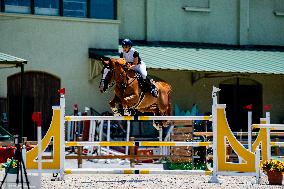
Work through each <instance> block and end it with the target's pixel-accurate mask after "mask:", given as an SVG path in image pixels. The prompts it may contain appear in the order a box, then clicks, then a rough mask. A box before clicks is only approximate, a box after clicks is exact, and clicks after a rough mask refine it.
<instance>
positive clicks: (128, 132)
mask: <svg viewBox="0 0 284 189" xmlns="http://www.w3.org/2000/svg"><path fill="white" fill-rule="evenodd" d="M129 136H130V121H127V130H126V141H127V142H128V141H129ZM125 154H126V155H128V146H126V148H125Z"/></svg>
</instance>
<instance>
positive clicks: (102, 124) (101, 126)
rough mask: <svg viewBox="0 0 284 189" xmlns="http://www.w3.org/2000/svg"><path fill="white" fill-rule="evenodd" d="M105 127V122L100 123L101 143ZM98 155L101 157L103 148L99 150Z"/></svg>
mask: <svg viewBox="0 0 284 189" xmlns="http://www.w3.org/2000/svg"><path fill="white" fill-rule="evenodd" d="M103 127H104V121H103V120H102V121H101V123H100V128H99V141H100V142H101V141H102V140H103ZM98 154H99V155H101V154H102V151H101V147H99V149H98Z"/></svg>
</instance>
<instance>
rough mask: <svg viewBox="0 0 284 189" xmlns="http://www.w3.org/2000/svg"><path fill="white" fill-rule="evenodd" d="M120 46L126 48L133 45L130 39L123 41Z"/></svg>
mask: <svg viewBox="0 0 284 189" xmlns="http://www.w3.org/2000/svg"><path fill="white" fill-rule="evenodd" d="M121 44H122V46H127V45H129V46H130V47H132V45H133V43H132V41H131V40H130V39H124V40H123V41H122V42H121Z"/></svg>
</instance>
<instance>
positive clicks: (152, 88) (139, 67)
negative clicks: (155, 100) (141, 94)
mask: <svg viewBox="0 0 284 189" xmlns="http://www.w3.org/2000/svg"><path fill="white" fill-rule="evenodd" d="M135 71H137V72H138V73H139V74H141V76H142V77H143V80H144V83H146V84H147V85H148V86H149V88H150V92H151V94H152V96H153V97H157V96H158V91H157V89H156V86H155V84H154V83H153V80H150V79H149V78H148V77H147V70H146V65H145V63H144V62H143V61H141V63H140V64H138V65H137V66H136V67H135Z"/></svg>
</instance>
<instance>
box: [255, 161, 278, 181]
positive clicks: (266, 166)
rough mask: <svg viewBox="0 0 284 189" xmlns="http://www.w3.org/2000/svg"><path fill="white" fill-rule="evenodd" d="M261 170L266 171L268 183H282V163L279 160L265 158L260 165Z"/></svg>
mask: <svg viewBox="0 0 284 189" xmlns="http://www.w3.org/2000/svg"><path fill="white" fill-rule="evenodd" d="M260 167H261V169H262V170H263V172H266V173H267V177H268V181H269V184H271V185H282V180H283V175H282V173H283V172H284V163H283V162H281V161H279V160H266V161H264V162H263V163H262V164H261V165H260Z"/></svg>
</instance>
